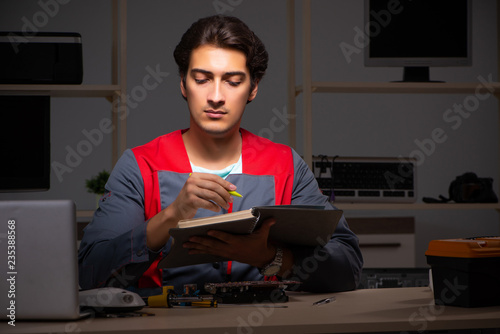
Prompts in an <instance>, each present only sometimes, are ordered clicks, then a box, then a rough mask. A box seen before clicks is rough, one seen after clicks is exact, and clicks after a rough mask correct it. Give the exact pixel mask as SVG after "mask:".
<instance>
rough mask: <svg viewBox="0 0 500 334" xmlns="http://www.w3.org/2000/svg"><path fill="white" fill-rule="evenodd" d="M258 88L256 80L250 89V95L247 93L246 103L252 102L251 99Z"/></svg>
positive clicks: (255, 94)
mask: <svg viewBox="0 0 500 334" xmlns="http://www.w3.org/2000/svg"><path fill="white" fill-rule="evenodd" d="M258 90H259V82H258V81H256V82H255V85H254V87H253V88H252V90H251V91H250V95H248V100H247V103H250V102H252V100H253V99H255V97H256V96H257V91H258Z"/></svg>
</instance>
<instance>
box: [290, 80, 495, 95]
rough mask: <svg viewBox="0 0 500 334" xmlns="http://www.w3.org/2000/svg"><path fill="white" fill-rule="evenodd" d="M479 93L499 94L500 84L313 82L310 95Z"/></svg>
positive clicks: (301, 88)
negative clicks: (478, 91)
mask: <svg viewBox="0 0 500 334" xmlns="http://www.w3.org/2000/svg"><path fill="white" fill-rule="evenodd" d="M479 87H480V88H481V93H486V92H489V93H493V94H499V93H500V82H494V83H492V84H491V85H490V86H488V89H492V90H493V91H490V90H486V88H485V87H484V84H482V83H480V82H442V83H440V82H334V81H314V82H312V84H311V90H312V93H357V94H359V93H376V94H391V93H400V94H471V93H476V92H477V89H478V88H479ZM302 92H303V87H302V86H297V87H296V88H295V94H296V95H298V94H300V93H302Z"/></svg>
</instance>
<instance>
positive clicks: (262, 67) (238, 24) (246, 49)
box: [174, 15, 269, 89]
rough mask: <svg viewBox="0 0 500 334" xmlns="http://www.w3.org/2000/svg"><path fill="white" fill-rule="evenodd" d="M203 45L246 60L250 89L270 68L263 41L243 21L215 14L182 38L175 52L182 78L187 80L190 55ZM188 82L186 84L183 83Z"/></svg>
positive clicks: (203, 20) (189, 30) (195, 24)
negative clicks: (230, 51)
mask: <svg viewBox="0 0 500 334" xmlns="http://www.w3.org/2000/svg"><path fill="white" fill-rule="evenodd" d="M202 45H213V46H215V47H219V48H228V49H235V50H239V51H241V52H243V54H245V56H246V58H247V67H248V70H249V72H250V79H251V89H253V88H254V87H255V85H256V84H257V83H258V82H259V81H260V79H262V77H263V76H264V73H265V72H266V69H267V62H268V59H269V57H268V54H267V51H266V48H265V46H264V44H263V43H262V41H261V40H260V39H259V38H258V37H257V36H256V35H255V34H254V33H253V31H251V30H250V28H248V26H247V25H246V24H245V23H244V22H243V21H241V20H240V19H238V18H236V17H232V16H223V15H214V16H209V17H205V18H202V19H199V20H198V21H196V22H195V23H193V24H192V25H191V27H190V28H189V29H188V30H187V31H186V32H185V33H184V35H182V38H181V41H180V42H179V44H178V45H177V46H176V48H175V50H174V58H175V62H176V63H177V66H178V67H179V75H180V76H181V77H182V78H184V80H185V78H186V72H187V70H188V66H189V60H190V57H191V52H192V51H193V50H194V49H196V48H197V47H199V46H202ZM184 83H185V81H184Z"/></svg>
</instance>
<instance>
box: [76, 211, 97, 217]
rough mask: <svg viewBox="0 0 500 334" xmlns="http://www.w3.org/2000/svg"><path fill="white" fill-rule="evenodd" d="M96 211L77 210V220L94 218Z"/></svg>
mask: <svg viewBox="0 0 500 334" xmlns="http://www.w3.org/2000/svg"><path fill="white" fill-rule="evenodd" d="M94 212H95V210H77V211H76V218H92V217H94Z"/></svg>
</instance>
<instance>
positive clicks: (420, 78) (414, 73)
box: [397, 66, 444, 82]
mask: <svg viewBox="0 0 500 334" xmlns="http://www.w3.org/2000/svg"><path fill="white" fill-rule="evenodd" d="M397 82H444V81H435V80H430V75H429V66H405V67H404V68H403V81H397Z"/></svg>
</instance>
